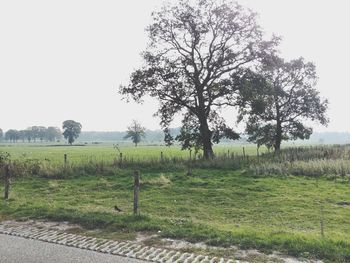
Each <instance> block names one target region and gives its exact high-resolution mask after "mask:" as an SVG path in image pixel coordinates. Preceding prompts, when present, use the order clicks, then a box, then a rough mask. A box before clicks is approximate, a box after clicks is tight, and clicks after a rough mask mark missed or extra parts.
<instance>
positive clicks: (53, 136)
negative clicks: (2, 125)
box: [0, 126, 62, 142]
mask: <svg viewBox="0 0 350 263" xmlns="http://www.w3.org/2000/svg"><path fill="white" fill-rule="evenodd" d="M61 139H62V132H61V130H60V129H59V128H58V127H44V126H32V127H29V128H27V129H25V130H16V129H10V130H8V131H7V132H5V133H4V132H3V131H2V129H0V140H6V141H9V142H18V141H22V142H37V141H40V142H43V141H47V142H54V141H59V140H61Z"/></svg>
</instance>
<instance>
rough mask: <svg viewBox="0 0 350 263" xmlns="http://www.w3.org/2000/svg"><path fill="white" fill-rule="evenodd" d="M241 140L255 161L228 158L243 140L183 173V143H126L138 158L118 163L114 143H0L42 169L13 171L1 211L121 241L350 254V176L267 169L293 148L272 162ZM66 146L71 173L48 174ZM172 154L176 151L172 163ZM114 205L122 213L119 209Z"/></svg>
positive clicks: (343, 257)
mask: <svg viewBox="0 0 350 263" xmlns="http://www.w3.org/2000/svg"><path fill="white" fill-rule="evenodd" d="M244 147H245V151H246V153H247V155H251V156H250V158H251V163H250V162H240V161H241V159H239V155H238V156H237V155H234V156H233V158H232V156H231V157H230V158H228V157H227V156H226V157H225V154H227V151H228V150H229V151H230V153H233V152H235V153H236V154H242V146H218V147H217V148H215V151H216V153H217V155H218V156H222V157H221V158H220V157H219V158H218V160H214V161H212V162H213V164H214V163H215V162H216V163H218V164H219V165H207V164H205V163H201V162H199V163H198V164H197V166H194V167H193V171H192V174H191V175H187V169H186V166H187V163H186V162H182V163H181V165H179V162H180V161H179V160H181V159H180V158H183V159H187V158H188V152H186V151H180V149H179V148H178V147H171V148H165V147H164V148H163V147H160V146H141V147H137V148H135V147H130V146H128V145H125V146H121V147H119V148H120V150H121V151H122V152H123V154H124V155H125V158H129V159H131V158H134V159H135V160H136V159H137V160H139V162H135V163H133V165H131V163H127V164H128V165H125V167H117V166H116V165H115V163H114V160H115V158H117V157H118V154H117V151H116V150H115V149H114V148H113V145H109V144H102V145H88V146H73V147H68V146H55V147H54V146H48V145H35V146H34V145H18V146H16V145H15V144H14V145H11V146H1V147H0V151H2V152H4V151H7V152H9V153H10V154H11V158H12V160H13V161H14V162H15V161H16V160H17V161H18V162H19V161H20V160H22V161H24V160H28V159H30V158H33V159H38V160H39V161H38V162H37V163H38V164H39V166H40V167H41V169H43V170H42V172H41V173H38V174H40V176H39V175H36V174H34V173H33V174H29V175H23V176H17V177H15V178H14V181H13V185H12V189H11V194H10V199H9V200H8V201H1V202H0V218H3V219H5V218H15V219H21V220H26V219H49V220H57V221H69V222H73V223H78V224H80V225H82V226H83V227H85V228H86V229H99V230H100V232H99V234H100V235H105V236H107V237H110V238H116V239H118V238H128V239H132V238H135V236H136V233H138V232H143V233H158V232H159V233H160V235H161V236H163V237H172V238H179V239H186V240H189V241H192V242H205V243H207V244H211V245H217V246H224V247H229V246H232V245H238V246H240V247H242V248H255V249H259V250H262V251H264V252H267V253H268V252H272V251H276V250H277V251H280V252H282V253H286V254H289V255H294V256H299V257H306V258H319V259H323V260H325V261H328V262H349V261H350V239H349V236H350V226H349V224H348V220H349V218H350V206H349V205H350V202H349V201H350V199H349V197H350V187H349V186H350V184H349V182H348V181H349V180H348V174H347V173H346V172H345V174H344V175H342V174H339V175H334V174H328V175H322V176H321V175H320V176H318V175H317V174H310V176H307V175H305V174H303V173H304V171H303V170H302V169H300V168H298V169H299V171H300V175H298V174H297V173H295V174H292V175H290V174H286V173H281V174H278V171H279V170H278V169H275V170H273V171H272V172H271V169H270V170H269V169H268V168H266V171H265V170H264V171H263V170H262V168H259V165H260V166H262V165H265V166H266V167H268V165H273V164H274V165H275V166H278V165H279V166H280V167H283V166H286V163H287V162H288V163H290V162H291V160H290V158H291V157H290V156H289V157H286V156H287V155H288V154H290V152H288V149H287V150H286V152H285V156H284V158H289V159H288V160H273V159H270V158H271V157H270V156H268V155H266V157H264V159H263V158H261V159H259V160H257V157H256V156H255V155H256V148H255V147H254V146H247V145H246V146H244ZM326 150H327V151H328V152H327V153H328V155H322V158H323V159H324V160H330V162H331V161H332V158H337V159H341V160H343V161H344V162H347V161H348V159H347V158H348V157H346V154H348V148H346V147H343V148H336V147H330V148H329V149H326ZM161 151H162V152H163V154H164V157H166V158H169V159H165V160H164V162H165V163H167V162H169V163H168V164H161V165H156V164H157V163H159V162H160V152H161ZM319 152H320V151H319V150H318V149H316V148H312V149H311V148H310V149H309V150H306V151H303V150H302V151H298V153H299V155H295V156H294V155H293V156H294V157H293V158H294V159H295V160H293V162H298V161H300V160H298V158H297V156H303V158H305V159H307V157H305V156H309V157H310V158H311V159H315V160H321V156H318V154H319ZM65 153H66V154H68V156H69V164H70V165H71V166H72V167H71V170H69V176H65V174H64V173H65V171H67V170H63V172H62V173H57V174H54V176H45V175H44V172H45V171H46V170H45V169H48V168H47V163H48V162H49V163H52V164H51V165H52V167H58V168H57V169H59V167H61V166H62V165H63V164H62V162H63V154H65ZM337 154H341V157H340V156H338V155H337ZM317 156H318V157H317ZM172 158H179V159H177V160H178V161H177V162H176V161H174V162H172ZM317 158H318V159H317ZM101 161H103V165H104V166H103V167H102V168H101ZM86 162H88V163H89V162H90V165H92V166H93V165H95V166H96V169H92V168H91V167H90V168H91V169H90V170H89V169H87V170H86V171H85V173H81V174H79V175H75V174H74V173H75V171H78V170H79V169H81V167H84V165H86ZM142 162H145V163H147V162H148V165H145V166H142V167H141V168H140V171H141V192H140V216H138V217H134V216H132V196H133V192H132V183H133V181H132V177H131V175H132V173H133V170H134V169H135V168H136V166H137V165H140V164H142ZM237 162H239V163H237ZM233 163H235V164H236V165H232V164H233ZM74 167H76V169H77V170H75V169H73V168H74ZM98 167H99V168H98ZM62 169H63V168H62ZM65 169H69V168H65ZM257 169H258V171H259V172H256V171H257ZM274 171H275V172H274ZM293 172H295V171H294V170H293ZM60 175H62V176H60ZM2 191H3V186H2V185H1V186H0V192H1V193H2ZM114 205H118V207H120V208H121V209H122V210H123V212H121V213H117V212H116V211H115V210H114V209H113V208H114Z"/></svg>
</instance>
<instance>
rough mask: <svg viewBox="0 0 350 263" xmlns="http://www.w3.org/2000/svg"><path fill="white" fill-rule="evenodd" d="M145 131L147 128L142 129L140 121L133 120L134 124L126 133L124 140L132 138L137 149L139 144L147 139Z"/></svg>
mask: <svg viewBox="0 0 350 263" xmlns="http://www.w3.org/2000/svg"><path fill="white" fill-rule="evenodd" d="M145 131H146V128H145V127H142V126H141V124H140V123H139V122H138V121H136V120H133V121H132V124H131V125H130V126H129V127H128V130H127V131H126V135H125V137H124V139H129V138H130V139H131V140H132V142H133V143H134V144H135V147H136V146H137V144H138V143H140V142H141V139H142V138H144V137H145Z"/></svg>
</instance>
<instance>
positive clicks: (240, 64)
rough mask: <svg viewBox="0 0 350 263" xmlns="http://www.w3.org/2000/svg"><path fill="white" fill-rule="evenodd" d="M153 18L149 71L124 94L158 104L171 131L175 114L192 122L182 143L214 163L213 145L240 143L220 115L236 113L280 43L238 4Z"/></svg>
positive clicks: (187, 5)
mask: <svg viewBox="0 0 350 263" xmlns="http://www.w3.org/2000/svg"><path fill="white" fill-rule="evenodd" d="M152 17H153V22H152V23H151V24H150V25H149V27H147V29H146V30H147V32H148V34H149V45H148V47H147V49H146V51H145V52H143V55H142V56H143V59H144V66H143V67H142V68H140V69H138V70H136V71H134V72H133V73H132V75H131V78H130V83H129V85H127V86H121V88H120V92H121V94H123V95H125V96H126V97H131V98H132V99H134V100H135V101H137V102H142V101H143V98H144V96H146V95H148V96H151V97H153V98H156V99H157V100H158V101H159V103H160V106H159V109H158V111H157V115H158V116H159V117H160V118H161V126H162V127H163V128H164V130H165V131H167V128H168V127H169V125H170V123H171V122H172V121H173V118H174V115H175V114H182V116H183V119H184V120H186V119H190V120H191V125H192V127H183V128H184V130H186V133H187V135H186V136H182V137H178V139H179V140H188V139H191V138H194V140H195V142H194V143H195V144H196V145H197V146H199V147H201V148H203V152H204V157H205V158H211V157H213V150H212V143H213V142H218V141H220V139H221V138H223V137H226V138H230V139H236V138H238V134H237V133H236V132H234V130H233V129H232V128H231V127H229V126H228V125H227V124H226V122H225V121H224V119H223V118H222V116H221V114H220V110H221V109H222V108H223V107H236V96H237V93H238V90H239V88H240V85H239V83H240V79H241V78H242V77H244V75H245V73H246V70H247V69H249V68H250V67H251V66H252V65H254V64H255V63H257V62H258V61H259V60H260V59H261V58H262V57H264V56H265V54H266V53H268V52H269V51H270V50H271V49H273V48H274V47H275V45H276V44H277V42H278V40H277V39H275V38H273V39H272V40H270V41H265V40H264V39H263V33H262V31H261V29H260V28H259V26H258V25H257V22H256V14H255V13H253V12H251V11H250V10H248V9H245V8H243V7H242V6H240V5H239V4H237V3H235V2H228V1H215V0H197V1H196V2H195V3H192V1H188V0H180V1H178V2H177V3H176V4H175V5H164V6H163V8H162V9H161V10H160V11H158V12H154V13H153V15H152ZM166 138H168V139H169V136H166ZM185 144H186V143H185Z"/></svg>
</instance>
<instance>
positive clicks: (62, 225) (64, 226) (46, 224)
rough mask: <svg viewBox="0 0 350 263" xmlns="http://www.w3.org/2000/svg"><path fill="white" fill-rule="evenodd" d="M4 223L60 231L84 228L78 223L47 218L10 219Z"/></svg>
mask: <svg viewBox="0 0 350 263" xmlns="http://www.w3.org/2000/svg"><path fill="white" fill-rule="evenodd" d="M2 223H3V224H6V225H9V226H26V225H27V226H34V227H37V228H47V229H52V230H58V231H64V232H69V231H73V230H76V229H82V228H81V227H80V226H79V225H77V224H71V223H68V222H52V221H45V220H28V221H14V220H8V221H3V222H2Z"/></svg>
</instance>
